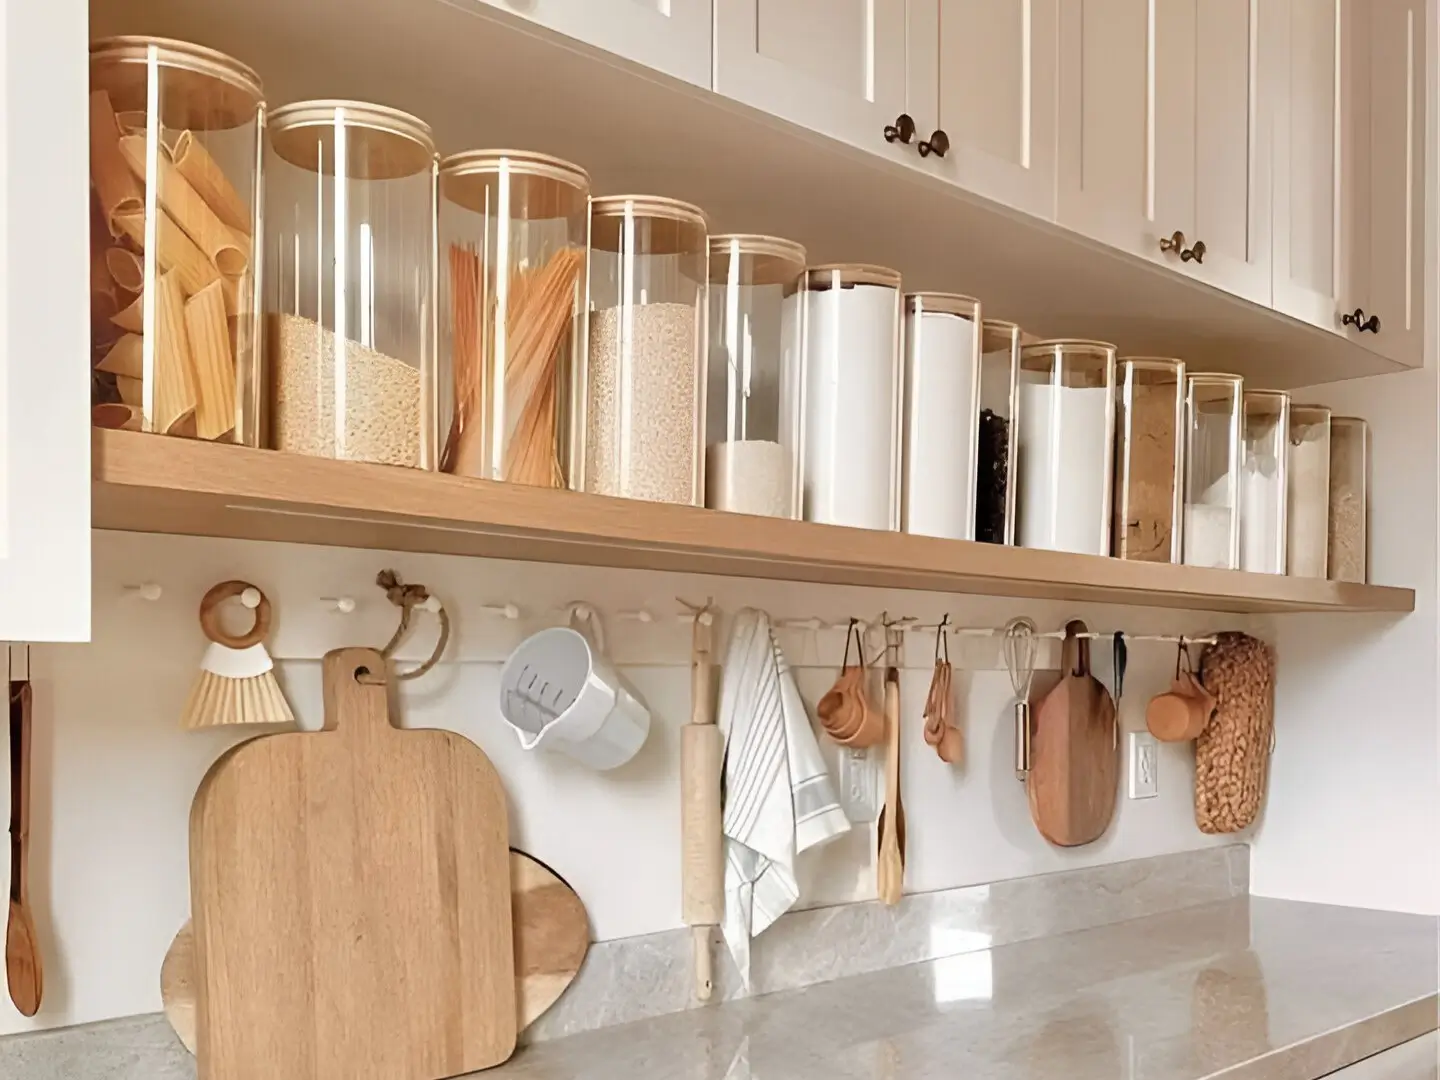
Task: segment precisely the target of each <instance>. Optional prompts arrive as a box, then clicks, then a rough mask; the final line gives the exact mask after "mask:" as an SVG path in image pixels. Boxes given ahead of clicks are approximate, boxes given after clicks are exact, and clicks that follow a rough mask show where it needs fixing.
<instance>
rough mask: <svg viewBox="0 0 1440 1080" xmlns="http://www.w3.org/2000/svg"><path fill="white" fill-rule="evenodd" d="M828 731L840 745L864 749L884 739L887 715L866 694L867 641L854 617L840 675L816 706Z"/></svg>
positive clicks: (816, 712)
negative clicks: (852, 660) (852, 655)
mask: <svg viewBox="0 0 1440 1080" xmlns="http://www.w3.org/2000/svg"><path fill="white" fill-rule="evenodd" d="M852 642H853V643H854V645H855V647H856V652H857V657H856V661H855V664H854V665H853V666H852V665H851V663H850V646H851V644H852ZM815 714H816V715H817V716H818V717H819V718H820V726H821V727H822V728H824V729H825V734H827V735H829V736H830V738H831V739H832V740H833V741H834V742H836V743H838V744H839V745H840V746H848V747H850V748H851V749H854V750H865V749H868V748H869V747H872V746H878V745H880V743H882V742H884V741H885V717H884V715H883V714H882V713H881V712H880V711H879V710H877V709H876V708H875V706H874V705H873V704H871V702H870V698H869V695H868V694H866V693H865V642H864V640H863V639H862V637H861V635H860V629H859V626H858V620H856V619H851V620H850V626H849V627H848V628H847V629H846V631H845V656H844V658H843V660H842V661H841V664H840V675H839V676H838V677H837V678H836V680H835V685H834V686H832V687H831V688H830V689H829V690H828V691H827V692H826V693H825V694H824V695H823V696H822V697H821V698H820V701H819V702H818V703H817V704H816V706H815Z"/></svg>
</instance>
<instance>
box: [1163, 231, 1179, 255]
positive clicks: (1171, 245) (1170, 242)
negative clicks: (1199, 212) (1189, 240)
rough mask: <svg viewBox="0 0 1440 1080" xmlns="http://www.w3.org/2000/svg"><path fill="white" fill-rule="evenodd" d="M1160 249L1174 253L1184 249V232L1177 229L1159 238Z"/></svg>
mask: <svg viewBox="0 0 1440 1080" xmlns="http://www.w3.org/2000/svg"><path fill="white" fill-rule="evenodd" d="M1160 250H1161V251H1165V252H1170V251H1173V252H1175V253H1176V254H1179V253H1180V252H1182V251H1184V250H1185V234H1184V233H1183V232H1181V231H1180V230H1179V229H1176V230H1175V232H1174V233H1173V234H1172V235H1170V236H1162V237H1161V238H1160Z"/></svg>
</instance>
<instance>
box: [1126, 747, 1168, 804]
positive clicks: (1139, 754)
mask: <svg viewBox="0 0 1440 1080" xmlns="http://www.w3.org/2000/svg"><path fill="white" fill-rule="evenodd" d="M1126 738H1127V740H1128V742H1129V747H1130V798H1132V799H1153V798H1155V796H1156V795H1159V794H1160V777H1159V767H1160V747H1159V744H1157V743H1156V742H1155V736H1154V735H1151V734H1150V733H1149V732H1148V731H1132V732H1130V733H1129V735H1128V736H1127V737H1126Z"/></svg>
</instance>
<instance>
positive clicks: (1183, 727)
mask: <svg viewBox="0 0 1440 1080" xmlns="http://www.w3.org/2000/svg"><path fill="white" fill-rule="evenodd" d="M1214 714H1215V696H1214V695H1213V694H1211V693H1210V692H1209V691H1208V690H1206V689H1205V687H1204V685H1203V684H1202V683H1201V682H1200V678H1199V676H1197V675H1196V674H1195V671H1194V669H1193V668H1192V667H1191V665H1190V650H1189V649H1188V648H1187V647H1186V645H1185V639H1184V638H1183V637H1182V638H1181V639H1180V649H1179V652H1178V653H1177V654H1176V656H1175V678H1174V680H1173V681H1172V682H1171V684H1170V689H1169V691H1167V692H1166V693H1163V694H1156V695H1155V696H1154V697H1153V698H1151V699H1150V704H1149V705H1147V706H1145V726H1146V727H1147V728H1149V729H1150V734H1152V735H1154V736H1155V738H1157V739H1159V740H1160V741H1161V742H1189V741H1190V740H1191V739H1193V738H1195V737H1196V736H1197V735H1199V734H1200V733H1201V732H1202V731H1204V730H1205V725H1206V724H1208V723H1210V717H1212V716H1213V715H1214Z"/></svg>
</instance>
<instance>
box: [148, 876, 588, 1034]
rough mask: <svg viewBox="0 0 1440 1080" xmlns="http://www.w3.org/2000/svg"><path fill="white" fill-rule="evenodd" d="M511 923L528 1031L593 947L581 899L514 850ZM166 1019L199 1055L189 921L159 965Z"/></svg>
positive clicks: (518, 994) (518, 996)
mask: <svg viewBox="0 0 1440 1080" xmlns="http://www.w3.org/2000/svg"><path fill="white" fill-rule="evenodd" d="M510 921H511V926H512V931H513V935H514V939H515V1002H516V1006H517V1009H518V1011H517V1014H516V1025H517V1027H518V1028H519V1029H520V1030H522V1031H523V1030H524V1029H525V1028H527V1027H529V1026H530V1025H531V1024H532V1023H534V1021H535V1020H537V1019H538V1018H539V1017H540V1016H542V1015H543V1014H544V1013H545V1011H546V1010H547V1009H549V1008H550V1006H552V1005H554V1004H555V1002H556V1001H558V1000H559V999H560V995H561V994H563V993H564V992H565V991H566V989H567V988H568V987H569V986H570V984H571V983H572V982H574V981H575V976H576V975H578V974H579V973H580V967H581V965H582V964H583V963H584V962H585V954H586V952H587V951H588V950H589V948H590V922H589V919H588V918H587V916H586V914H585V905H584V904H582V903H581V902H580V897H578V896H577V895H575V891H574V890H573V889H571V888H570V886H569V885H567V884H566V883H565V880H564V879H563V878H561V877H560V876H559V875H557V874H556V873H555V872H554V871H553V870H551V869H550V868H549V867H548V866H546V865H545V864H544V863H542V862H540V861H538V860H536V859H532V858H531V857H530V856H529V855H526V854H525V853H524V852H523V851H516V850H514V849H513V848H512V849H511V850H510ZM160 999H161V1001H162V1002H164V1005H165V1018H166V1019H167V1020H169V1021H170V1026H171V1027H172V1028H173V1029H174V1030H175V1034H176V1035H177V1036H178V1037H179V1039H180V1042H181V1045H183V1046H184V1047H185V1049H186V1050H189V1051H190V1052H191V1053H192V1054H193V1053H194V1052H195V931H194V929H193V927H192V926H191V924H190V921H189V920H188V919H187V920H186V921H185V925H184V926H182V927H181V928H180V932H179V933H178V934H176V935H175V940H174V941H173V942H171V943H170V951H169V952H167V953H166V954H165V962H164V964H162V965H161V967H160Z"/></svg>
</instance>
